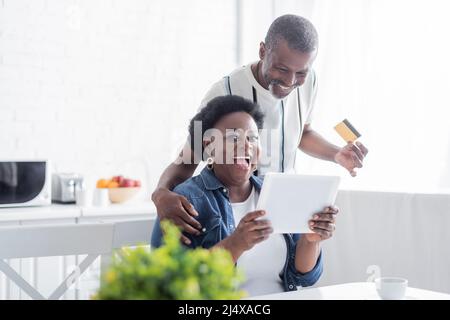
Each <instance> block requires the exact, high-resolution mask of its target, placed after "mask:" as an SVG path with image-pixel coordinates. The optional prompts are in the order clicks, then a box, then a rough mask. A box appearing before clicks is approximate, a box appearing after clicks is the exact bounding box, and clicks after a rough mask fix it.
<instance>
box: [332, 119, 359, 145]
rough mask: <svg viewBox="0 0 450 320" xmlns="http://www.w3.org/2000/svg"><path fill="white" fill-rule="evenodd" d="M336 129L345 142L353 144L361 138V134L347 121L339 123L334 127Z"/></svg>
mask: <svg viewBox="0 0 450 320" xmlns="http://www.w3.org/2000/svg"><path fill="white" fill-rule="evenodd" d="M334 129H335V130H336V131H337V133H339V135H340V136H341V137H342V139H344V140H345V142H352V143H353V142H355V140H356V139H358V138H359V137H361V134H360V133H359V132H358V131H357V130H356V129H355V127H353V126H352V124H351V123H350V122H349V121H348V120H347V119H344V120H343V121H342V122H339V123H338V124H337V125H336V126H335V127H334Z"/></svg>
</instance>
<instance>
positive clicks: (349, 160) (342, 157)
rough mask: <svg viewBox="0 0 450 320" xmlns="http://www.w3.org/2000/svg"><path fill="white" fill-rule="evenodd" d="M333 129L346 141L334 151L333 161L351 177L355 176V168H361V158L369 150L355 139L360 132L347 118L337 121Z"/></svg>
mask: <svg viewBox="0 0 450 320" xmlns="http://www.w3.org/2000/svg"><path fill="white" fill-rule="evenodd" d="M334 129H335V130H336V131H337V133H338V134H339V135H340V136H341V137H342V139H344V141H345V142H346V143H347V145H346V146H345V147H343V148H341V149H340V150H339V151H338V152H337V153H336V155H335V156H334V161H335V162H336V163H338V164H340V165H341V166H343V167H344V168H345V169H347V170H348V172H350V175H351V176H352V177H355V176H356V171H355V168H362V166H363V160H364V158H365V156H366V155H367V153H368V152H369V150H368V149H367V148H366V147H365V146H364V145H363V144H362V143H361V142H359V141H356V140H357V139H358V138H359V137H361V134H360V133H359V132H358V131H357V130H356V129H355V127H353V125H352V124H351V123H350V122H349V121H348V120H347V119H344V120H343V121H342V122H340V123H338V124H337V125H336V126H335V127H334Z"/></svg>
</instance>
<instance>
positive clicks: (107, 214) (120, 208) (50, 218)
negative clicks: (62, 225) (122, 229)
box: [0, 200, 156, 226]
mask: <svg viewBox="0 0 450 320" xmlns="http://www.w3.org/2000/svg"><path fill="white" fill-rule="evenodd" d="M149 217H150V218H152V217H156V208H155V206H154V204H153V202H151V201H150V200H148V201H146V200H135V201H129V202H125V203H123V204H110V205H108V206H105V207H95V206H91V207H80V206H77V205H75V204H52V205H49V206H40V207H15V208H0V226H1V225H14V224H23V223H26V222H33V221H35V222H48V223H52V222H59V221H66V222H68V221H72V220H73V222H79V221H78V220H85V219H101V220H104V219H119V220H123V219H128V218H131V219H134V218H137V219H138V218H149Z"/></svg>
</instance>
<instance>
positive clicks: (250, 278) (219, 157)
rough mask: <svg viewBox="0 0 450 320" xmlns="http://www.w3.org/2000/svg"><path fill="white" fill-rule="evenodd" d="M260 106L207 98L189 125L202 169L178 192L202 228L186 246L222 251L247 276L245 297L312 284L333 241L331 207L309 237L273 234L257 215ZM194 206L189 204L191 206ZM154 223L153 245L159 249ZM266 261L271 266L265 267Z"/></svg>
mask: <svg viewBox="0 0 450 320" xmlns="http://www.w3.org/2000/svg"><path fill="white" fill-rule="evenodd" d="M262 126H263V114H262V112H261V111H260V107H259V106H258V105H257V104H255V103H253V102H251V101H249V100H246V99H244V98H242V97H239V96H233V95H229V96H220V97H217V98H214V99H212V100H211V101H210V102H209V103H208V104H207V105H206V106H205V107H204V108H203V109H201V110H200V112H199V113H197V115H196V116H195V117H194V118H193V119H192V120H191V123H190V126H189V132H190V142H191V147H192V148H193V149H196V148H194V146H195V145H200V146H201V148H197V149H199V150H194V152H196V153H197V154H198V153H201V156H202V158H203V159H207V163H208V165H207V167H206V168H205V169H203V171H202V172H201V173H200V174H199V175H198V176H194V177H192V178H190V179H188V180H187V181H185V182H184V183H182V184H179V185H178V186H177V187H175V189H174V192H175V193H177V194H179V195H181V196H183V200H184V201H186V202H188V204H186V205H187V206H189V208H190V210H192V211H195V212H198V215H197V216H196V220H197V222H199V223H200V224H201V228H200V229H199V230H194V232H192V234H191V233H186V232H185V233H184V235H185V236H186V237H187V238H188V239H189V244H188V246H189V247H190V248H197V247H203V248H206V249H210V248H211V249H212V248H225V249H226V250H228V251H229V252H230V253H231V255H232V257H233V259H234V261H235V262H236V264H237V266H238V267H240V268H242V269H243V270H244V272H245V274H246V276H247V281H246V282H245V284H244V285H243V289H244V290H246V291H247V292H248V293H249V294H250V295H259V294H267V293H273V292H281V291H292V290H296V288H297V286H310V285H312V284H314V283H315V282H316V281H317V280H318V279H319V277H320V275H321V273H322V259H321V251H320V246H319V243H320V241H322V240H324V239H327V238H329V237H331V236H332V234H333V231H334V222H335V215H336V213H337V209H336V208H326V209H325V210H324V211H323V212H320V213H318V214H317V216H315V217H314V218H313V219H311V220H310V226H311V229H312V230H313V231H314V232H315V233H312V234H305V235H302V236H301V235H299V234H272V232H273V229H272V226H271V224H270V222H269V221H268V220H265V219H262V218H263V217H264V215H265V214H266V213H265V212H264V211H262V210H256V203H257V200H258V197H259V192H260V190H261V186H262V183H263V181H262V179H261V178H260V177H257V176H255V174H254V172H255V170H256V169H257V165H258V159H259V157H260V154H261V147H260V144H259V135H258V129H261V128H262ZM191 204H192V205H191ZM161 238H162V233H161V228H160V223H159V218H158V220H157V221H156V223H155V226H154V230H153V234H152V246H154V247H159V246H160V245H161ZM268 261H270V263H267V262H268Z"/></svg>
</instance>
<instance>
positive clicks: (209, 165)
mask: <svg viewBox="0 0 450 320" xmlns="http://www.w3.org/2000/svg"><path fill="white" fill-rule="evenodd" d="M213 164H214V158H213V157H208V159H206V167H207V168H208V169H209V170H212V169H213Z"/></svg>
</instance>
